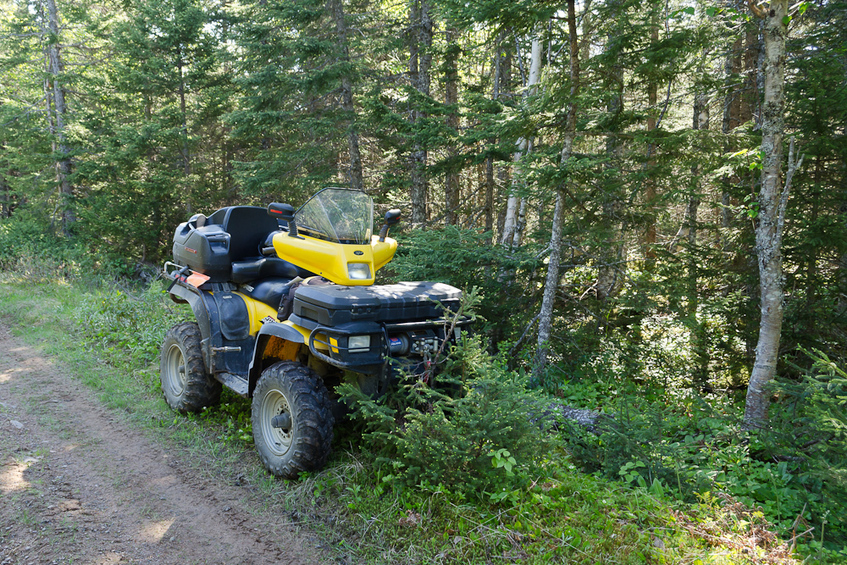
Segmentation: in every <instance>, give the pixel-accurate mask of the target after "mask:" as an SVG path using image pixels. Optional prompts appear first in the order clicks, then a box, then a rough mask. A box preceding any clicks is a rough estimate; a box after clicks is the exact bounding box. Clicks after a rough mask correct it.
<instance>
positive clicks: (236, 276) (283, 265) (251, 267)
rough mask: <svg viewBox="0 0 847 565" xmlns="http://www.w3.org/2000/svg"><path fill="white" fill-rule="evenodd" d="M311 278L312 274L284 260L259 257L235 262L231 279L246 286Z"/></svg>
mask: <svg viewBox="0 0 847 565" xmlns="http://www.w3.org/2000/svg"><path fill="white" fill-rule="evenodd" d="M310 276H312V273H310V272H308V271H306V270H305V269H301V268H300V267H298V266H296V265H294V264H292V263H289V262H288V261H285V260H283V259H278V258H276V257H257V258H253V259H246V260H244V261H235V262H233V263H232V275H231V276H230V279H231V280H232V282H234V283H236V284H244V283H248V282H251V281H257V280H259V279H268V278H275V279H279V278H283V279H287V280H291V279H293V278H294V277H303V278H305V277H310ZM254 286H255V285H254ZM263 302H264V301H263Z"/></svg>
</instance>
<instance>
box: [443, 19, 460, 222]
mask: <svg viewBox="0 0 847 565" xmlns="http://www.w3.org/2000/svg"><path fill="white" fill-rule="evenodd" d="M457 38H458V33H457V32H456V30H455V29H453V28H450V29H448V30H447V34H446V39H447V51H446V53H445V60H444V69H445V73H444V74H445V77H444V78H445V81H444V104H445V105H446V106H447V107H448V109H447V112H448V114H447V127H448V128H449V129H450V131H451V132H454V131H455V132H458V131H459V113H458V111H457V109H456V108H455V106H456V104H458V103H459V69H458V61H459V54H460V52H461V49H460V48H459V45H458V43H456V39H457ZM458 153H459V150H458V149H457V148H456V145H455V144H452V143H451V144H450V147H449V148H448V149H447V156H448V157H450V158H455V157H456V155H458ZM444 200H445V204H446V206H447V215H446V223H447V225H453V224H456V223H458V215H457V212H458V210H459V173H458V171H456V170H454V169H452V168H451V169H450V170H449V171H448V172H447V174H446V175H445V176H444Z"/></svg>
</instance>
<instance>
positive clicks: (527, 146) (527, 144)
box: [500, 35, 541, 247]
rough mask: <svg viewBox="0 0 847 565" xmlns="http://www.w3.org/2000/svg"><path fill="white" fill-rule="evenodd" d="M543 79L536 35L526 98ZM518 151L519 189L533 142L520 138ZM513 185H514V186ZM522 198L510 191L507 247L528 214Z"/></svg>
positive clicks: (516, 179) (505, 235) (505, 227)
mask: <svg viewBox="0 0 847 565" xmlns="http://www.w3.org/2000/svg"><path fill="white" fill-rule="evenodd" d="M540 77H541V40H540V39H539V38H538V36H537V35H536V36H535V37H533V39H532V52H531V55H530V66H529V79H528V80H527V84H526V90H525V91H524V98H525V99H526V98H528V97H530V96H532V95H533V94H535V86H536V85H537V84H538V80H539V78H540ZM516 145H517V151H515V153H514V155H513V157H512V162H513V163H514V166H515V174H514V183H517V184H518V188H520V187H521V186H523V183H524V182H525V180H524V173H523V170H522V167H521V160H522V159H523V157H524V155H526V154H527V153H529V152H530V150H531V147H532V142H531V140H529V139H525V138H523V137H521V138H518V141H517V144H516ZM514 183H513V184H514ZM520 200H521V199H520V197H519V196H518V195H517V191H515V190H514V187H513V189H512V190H510V191H509V200H508V201H507V203H506V220H505V222H504V223H503V233H502V236H501V238H500V243H501V244H502V245H505V246H507V247H513V246H514V245H515V241H516V233H517V232H519V229H521V228H519V225H518V222H519V218H518V214H519V212H520V210H521V209H523V210H524V213H525V212H526V204H525V203H524V204H521V202H520ZM517 241H520V234H519V233H518V234H517Z"/></svg>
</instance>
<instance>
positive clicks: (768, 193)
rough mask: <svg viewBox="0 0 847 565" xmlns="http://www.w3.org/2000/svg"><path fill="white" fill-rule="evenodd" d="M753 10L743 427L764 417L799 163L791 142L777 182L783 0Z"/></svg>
mask: <svg viewBox="0 0 847 565" xmlns="http://www.w3.org/2000/svg"><path fill="white" fill-rule="evenodd" d="M750 9H751V10H752V12H753V13H754V14H755V15H756V16H758V17H760V18H763V19H764V20H765V69H764V74H765V85H764V103H763V106H762V145H761V152H762V155H763V163H762V179H761V188H760V191H759V202H758V204H759V210H758V215H757V217H756V219H755V220H756V225H755V231H756V256H757V259H758V264H759V288H760V294H761V297H760V316H761V317H760V323H759V340H758V343H757V345H756V360H755V362H754V365H753V370H752V372H751V374H750V384H749V386H748V388H747V399H746V404H745V409H744V425H745V427H747V428H754V427H759V426H761V425H762V424H763V423H764V422H765V421H766V419H767V408H768V396H767V393H766V390H765V387H766V385H767V384H768V383H770V382H771V381H772V380H773V379H774V376H775V375H776V365H777V361H778V358H779V342H780V334H781V332H782V315H783V298H784V292H783V285H784V278H783V271H782V234H783V230H784V227H785V210H786V207H787V205H788V194H789V191H790V188H791V177H792V175H793V174H794V171H795V170H797V168H799V166H800V165H801V164H802V157H801V158H800V159H799V160H797V161H796V162H795V161H794V151H793V149H794V144H793V140H792V143H791V150H790V152H789V169H788V175H787V176H786V180H785V183H784V184H782V185H781V183H780V169H781V167H782V143H783V136H784V130H785V94H784V85H785V79H784V68H785V39H786V36H787V35H788V26H787V22H786V16H787V15H788V0H772V1H771V2H770V3H769V4H768V5H766V6H764V7H760V6H758V5H755V4H753V0H750Z"/></svg>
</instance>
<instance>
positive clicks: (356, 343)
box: [347, 335, 371, 353]
mask: <svg viewBox="0 0 847 565" xmlns="http://www.w3.org/2000/svg"><path fill="white" fill-rule="evenodd" d="M370 348H371V336H369V335H351V336H350V337H349V338H347V350H348V351H349V352H350V353H366V352H367V351H368V350H369V349H370Z"/></svg>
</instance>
